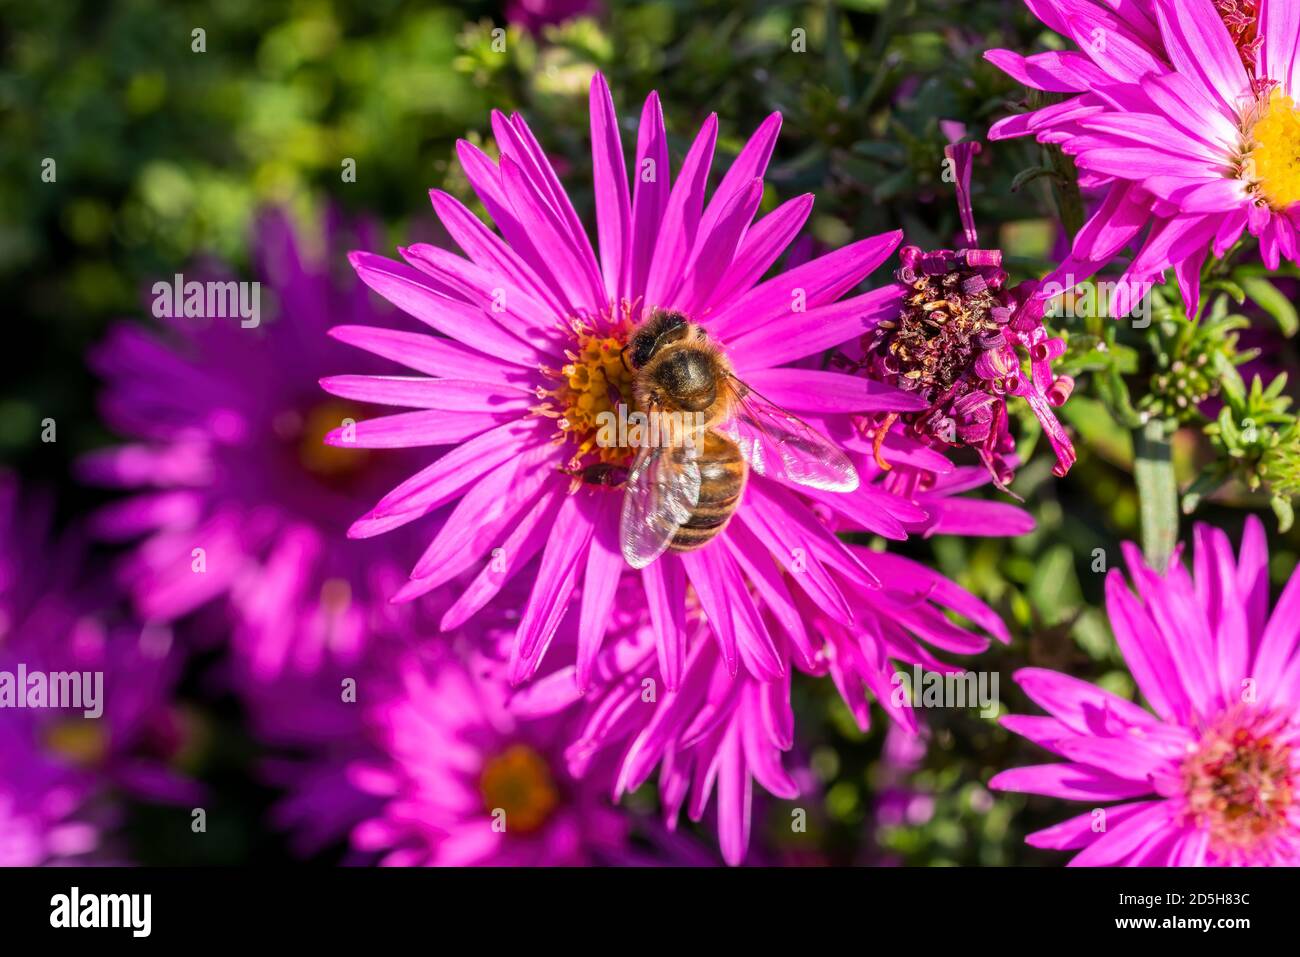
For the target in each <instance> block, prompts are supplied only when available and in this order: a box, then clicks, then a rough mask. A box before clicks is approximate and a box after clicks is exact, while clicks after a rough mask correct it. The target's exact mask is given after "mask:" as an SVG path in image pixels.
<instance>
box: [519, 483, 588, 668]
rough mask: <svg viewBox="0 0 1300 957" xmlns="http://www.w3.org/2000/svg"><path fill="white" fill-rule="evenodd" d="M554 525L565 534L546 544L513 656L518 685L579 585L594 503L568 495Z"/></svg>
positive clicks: (537, 658) (534, 664)
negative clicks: (579, 575)
mask: <svg viewBox="0 0 1300 957" xmlns="http://www.w3.org/2000/svg"><path fill="white" fill-rule="evenodd" d="M555 524H556V525H557V526H558V527H559V528H561V529H563V531H564V533H563V534H561V535H553V536H552V537H551V539H550V541H549V542H547V544H546V550H545V551H544V552H543V553H542V563H541V566H540V567H539V568H538V569H537V579H536V581H535V582H534V583H533V589H532V592H531V593H530V594H529V596H528V604H527V605H526V606H525V607H524V614H523V618H522V620H521V621H520V622H519V630H518V632H517V633H516V635H515V646H514V648H513V649H512V650H511V653H510V674H511V681H512V682H514V683H515V684H518V683H519V682H521V681H526V680H528V679H529V678H531V677H532V676H533V674H534V673H535V672H536V671H537V666H538V665H539V664H540V663H541V660H542V656H543V655H545V654H546V649H547V647H549V646H550V643H551V639H552V638H554V637H555V632H556V629H558V628H559V627H560V620H561V619H562V618H563V617H564V613H565V611H566V610H567V609H568V602H569V596H570V595H572V594H573V589H574V588H575V587H576V586H577V584H578V571H579V569H580V568H581V567H582V566H583V564H584V563H583V562H582V559H583V558H584V557H585V556H586V554H587V548H588V546H589V545H590V543H591V536H592V532H593V525H592V508H591V503H590V502H589V501H584V499H583V496H580V495H570V496H568V497H567V498H566V499H565V500H564V502H563V503H561V505H560V511H559V514H558V515H556V517H555Z"/></svg>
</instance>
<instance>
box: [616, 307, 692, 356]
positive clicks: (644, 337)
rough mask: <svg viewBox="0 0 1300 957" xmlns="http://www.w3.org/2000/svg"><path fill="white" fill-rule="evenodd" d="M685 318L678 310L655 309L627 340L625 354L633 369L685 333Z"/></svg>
mask: <svg viewBox="0 0 1300 957" xmlns="http://www.w3.org/2000/svg"><path fill="white" fill-rule="evenodd" d="M686 331H687V319H686V317H685V316H683V315H682V314H681V313H680V312H664V311H658V310H656V311H655V312H654V313H652V314H651V316H650V318H649V319H647V320H646V321H645V322H644V323H642V324H641V326H640V327H638V329H637V330H636V332H634V333H633V334H632V337H631V338H630V339H628V341H627V349H626V353H625V354H626V355H627V357H628V359H629V361H630V362H631V363H632V368H633V369H640V368H641V367H642V366H644V365H645V364H646V363H647V362H649V361H650V360H651V359H652V358H654V355H655V353H656V352H658V351H659V350H660V349H661V348H663V347H664V346H665V345H667V344H668V343H670V342H677V341H678V340H680V339H682V338H683V337H684V336H685V335H686Z"/></svg>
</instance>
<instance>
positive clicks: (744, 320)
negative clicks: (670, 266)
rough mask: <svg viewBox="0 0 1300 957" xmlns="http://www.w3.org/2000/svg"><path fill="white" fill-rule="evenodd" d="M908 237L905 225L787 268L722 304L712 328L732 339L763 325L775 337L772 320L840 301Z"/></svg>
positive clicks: (714, 318) (764, 332) (760, 328)
mask: <svg viewBox="0 0 1300 957" xmlns="http://www.w3.org/2000/svg"><path fill="white" fill-rule="evenodd" d="M902 240H903V234H902V232H901V231H897V232H892V233H883V234H881V235H879V236H871V237H868V238H867V239H862V240H859V241H858V242H855V243H851V244H850V245H848V246H845V247H844V248H842V249H837V250H835V251H834V252H830V253H827V254H826V255H824V256H819V257H818V258H817V259H814V260H812V261H811V262H806V263H804V264H803V265H802V266H796V267H795V268H794V269H790V270H787V271H786V272H784V273H782V274H781V275H779V276H776V277H774V278H772V279H769V280H768V281H767V282H765V283H762V284H761V285H758V286H756V287H754V288H753V289H752V290H750V291H749V292H748V293H746V294H745V295H744V296H741V297H740V298H739V299H738V300H736V301H735V302H733V303H731V304H730V305H729V306H728V307H727V308H726V309H722V310H720V311H719V312H718V314H717V315H716V316H713V317H712V318H710V319H709V328H710V329H711V330H713V331H714V332H715V333H716V334H717V335H718V336H719V337H721V338H722V339H723V340H724V341H726V342H730V341H731V339H732V337H736V336H740V335H746V334H749V335H756V334H758V333H759V332H760V330H762V335H763V336H769V337H771V336H772V334H773V330H771V329H766V328H764V327H766V326H767V325H768V323H769V322H771V321H773V320H779V319H786V318H788V317H790V316H792V315H796V314H806V313H804V310H807V312H813V311H815V310H816V307H818V306H826V305H829V304H830V303H833V302H835V300H836V299H838V298H839V297H840V296H842V295H844V294H845V293H847V292H848V291H849V290H851V289H853V287H854V286H856V285H857V284H858V283H860V282H862V280H864V279H866V278H867V276H869V275H870V274H871V273H872V272H873V271H875V269H876V267H877V266H879V265H880V264H881V263H883V262H884V261H885V260H886V259H887V258H889V256H890V255H891V254H892V253H893V252H894V250H895V249H897V248H898V244H899V243H900V242H902ZM840 341H843V340H840ZM807 354H808V353H804V355H807Z"/></svg>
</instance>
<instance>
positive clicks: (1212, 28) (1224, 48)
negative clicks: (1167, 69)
mask: <svg viewBox="0 0 1300 957" xmlns="http://www.w3.org/2000/svg"><path fill="white" fill-rule="evenodd" d="M1179 4H1180V6H1179V7H1177V8H1175V6H1174V5H1173V4H1172V3H1171V2H1170V0H1156V3H1155V7H1156V17H1157V19H1158V20H1159V23H1160V34H1161V36H1162V37H1163V38H1164V41H1165V49H1166V51H1167V52H1168V54H1169V58H1170V60H1171V61H1172V62H1173V64H1174V66H1175V67H1176V68H1177V70H1178V72H1179V73H1181V74H1183V75H1184V76H1187V77H1191V78H1193V79H1196V80H1199V81H1200V83H1201V84H1202V85H1203V86H1204V88H1205V89H1206V90H1207V91H1209V92H1210V93H1211V94H1213V95H1215V96H1217V97H1218V98H1219V100H1220V101H1222V103H1223V105H1224V106H1225V107H1227V108H1228V109H1229V110H1234V111H1235V110H1236V107H1237V100H1238V97H1240V96H1243V95H1247V94H1249V93H1250V77H1249V76H1247V74H1246V68H1245V66H1243V65H1242V62H1241V54H1240V53H1239V52H1238V50H1237V46H1236V44H1235V43H1233V41H1232V36H1231V34H1229V33H1228V28H1227V27H1226V26H1224V23H1223V20H1222V18H1220V16H1219V11H1218V10H1216V9H1215V8H1214V4H1213V3H1212V2H1211V0H1179Z"/></svg>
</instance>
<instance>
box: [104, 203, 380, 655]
mask: <svg viewBox="0 0 1300 957" xmlns="http://www.w3.org/2000/svg"><path fill="white" fill-rule="evenodd" d="M326 226H327V228H326V229H325V230H324V234H323V236H322V237H320V240H321V247H322V248H320V249H318V250H317V252H316V253H315V254H313V253H312V252H311V251H310V250H309V248H308V246H309V243H308V239H307V237H306V235H305V234H302V233H296V232H295V231H294V229H293V227H292V225H291V223H290V221H289V219H288V217H287V215H285V214H282V213H279V212H269V213H267V214H265V215H263V216H262V217H261V219H260V220H259V222H258V226H257V238H256V254H257V259H256V266H257V268H256V274H257V276H258V278H259V281H260V282H262V283H264V284H265V285H266V287H267V291H269V293H270V295H271V298H272V300H273V302H274V304H275V306H276V309H275V315H274V316H273V317H269V318H264V319H263V321H262V323H261V325H260V326H258V327H257V328H247V329H246V328H242V327H241V324H240V321H239V320H238V319H237V318H236V319H233V320H232V319H228V318H211V317H209V318H206V319H199V318H171V319H164V320H162V321H161V322H162V324H163V325H164V328H163V329H161V330H160V333H153V332H147V331H145V330H144V329H143V328H142V327H140V326H139V325H136V324H133V323H125V322H123V323H120V324H119V325H117V326H116V327H115V328H114V329H113V330H112V331H111V332H110V333H109V336H108V338H107V340H106V341H105V342H104V343H103V344H102V345H100V346H99V347H98V348H97V349H96V350H95V351H94V353H93V354H92V356H91V364H92V366H93V367H94V368H95V369H96V371H98V372H99V374H100V375H101V376H103V377H104V379H105V380H106V388H105V391H104V394H103V398H102V410H103V414H104V417H105V419H106V420H107V421H108V423H109V424H110V425H111V426H112V427H114V428H115V429H117V430H118V431H119V432H121V433H122V434H124V435H128V436H131V437H132V438H133V439H134V440H136V441H135V443H134V444H130V445H124V446H117V447H112V448H107V449H104V450H102V451H98V452H95V453H92V454H91V455H89V456H88V457H86V458H85V459H84V460H83V461H82V463H81V469H80V470H81V474H82V476H83V478H85V479H86V480H87V481H89V482H92V483H95V484H100V485H108V486H112V487H117V488H123V489H130V490H132V491H133V492H134V493H135V494H134V495H132V496H131V497H129V498H125V499H123V500H121V501H118V502H115V503H113V504H111V505H109V506H107V507H105V508H103V509H102V510H101V511H99V512H98V513H97V514H96V515H95V516H94V518H93V530H94V531H95V533H96V534H98V535H99V536H101V537H103V538H106V539H110V540H120V541H132V540H135V539H139V538H143V541H141V542H140V543H139V544H137V545H135V547H134V548H133V549H132V550H131V552H130V553H129V554H128V556H127V557H126V559H125V560H124V561H123V563H122V564H121V566H120V567H119V569H118V572H119V580H120V581H121V583H122V585H123V586H124V587H125V588H126V589H127V590H128V591H129V592H130V594H131V596H132V597H133V599H134V602H135V606H136V608H137V609H138V611H139V614H140V615H141V616H142V617H143V618H144V619H145V620H146V621H160V622H170V621H173V620H175V619H177V618H179V617H181V616H184V615H187V614H189V613H191V612H194V611H195V610H196V609H199V608H202V607H204V606H206V605H208V604H209V603H210V602H213V601H220V602H221V603H222V608H224V609H225V610H226V611H228V612H229V613H230V615H231V617H232V619H233V638H232V640H233V644H234V649H235V651H236V654H237V655H238V656H239V657H240V658H242V659H243V661H244V666H245V667H247V668H249V669H251V670H252V671H253V672H255V673H256V675H257V676H259V677H260V678H262V679H265V680H270V679H273V678H276V677H277V676H279V675H281V674H283V673H284V672H286V671H294V670H297V671H302V672H306V673H310V672H312V671H314V670H316V669H317V668H320V667H322V666H324V664H326V663H327V662H330V661H338V662H349V661H355V660H357V659H359V658H360V657H361V655H362V653H363V650H364V648H365V645H366V642H367V640H368V636H369V635H370V634H371V632H374V631H382V628H381V627H380V622H379V621H377V619H382V618H383V616H385V615H387V614H388V612H387V611H386V610H385V608H384V606H386V604H387V596H388V594H390V593H391V591H392V589H393V588H394V587H396V586H395V583H394V581H393V580H392V578H393V575H394V574H395V573H396V572H395V569H397V568H400V562H401V560H402V559H401V558H399V557H396V556H395V555H394V551H395V550H400V543H399V542H392V543H389V545H388V547H387V548H382V549H381V548H375V547H367V546H366V545H365V544H359V545H357V546H355V547H353V548H340V547H338V546H337V544H336V543H337V542H338V540H339V539H341V538H342V536H343V532H344V530H345V529H346V528H347V524H348V522H349V520H350V519H351V517H352V516H354V515H355V514H356V512H357V511H358V510H359V509H360V508H361V507H362V506H363V503H365V502H367V501H370V500H371V499H372V498H373V496H374V495H376V494H378V491H379V489H381V488H383V487H385V486H386V485H387V484H388V483H389V482H390V481H392V479H391V478H389V477H388V476H392V475H394V473H393V472H392V471H390V469H391V468H398V469H400V468H401V467H402V466H401V463H400V462H399V461H396V460H388V461H386V462H381V463H366V462H365V461H364V457H361V456H357V455H351V456H349V455H343V454H339V453H337V452H336V451H335V450H333V449H331V448H328V447H324V446H322V444H321V438H322V437H323V436H324V434H325V433H326V432H328V431H329V430H330V429H331V428H334V427H336V426H339V425H340V424H341V423H345V422H346V421H348V420H350V419H352V418H354V417H355V418H360V417H362V415H363V407H361V406H358V405H354V404H349V403H346V402H341V401H336V400H331V399H322V397H321V395H320V391H319V388H318V385H317V381H318V380H319V378H320V377H321V376H322V375H324V374H326V373H328V372H331V371H334V370H335V369H336V368H337V367H338V366H337V363H338V361H339V359H340V358H347V357H348V352H347V350H344V349H343V348H342V347H340V346H339V345H338V344H337V343H334V342H333V341H331V340H330V339H329V338H327V337H326V336H325V335H324V332H325V330H326V329H327V328H328V327H329V326H330V325H331V324H333V323H335V322H337V321H339V320H343V319H351V320H354V321H371V322H378V321H391V317H390V315H389V312H388V310H387V309H386V308H384V305H383V304H382V303H381V302H379V301H378V300H376V299H374V298H373V297H372V296H371V295H370V293H369V292H368V291H367V290H366V288H365V287H364V286H363V285H361V284H360V283H358V282H356V280H355V277H353V276H351V275H350V274H348V273H347V272H346V270H345V271H344V273H343V274H341V275H332V274H331V272H330V267H329V259H328V258H327V257H328V253H329V251H330V250H331V249H332V248H334V247H335V246H336V245H337V244H338V242H339V233H340V230H341V226H340V224H339V223H338V222H336V221H335V220H334V219H333V218H332V217H331V218H330V219H329V220H328V222H327V224H326ZM363 232H365V231H364V230H363ZM365 234H366V235H369V233H368V232H366V233H365ZM187 278H189V279H190V280H195V279H199V278H200V277H198V276H194V275H191V276H190V277H187ZM393 335H402V333H393ZM340 354H341V355H340ZM363 465H366V466H368V467H360V466H363ZM397 474H400V473H397ZM200 550H201V551H200Z"/></svg>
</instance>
